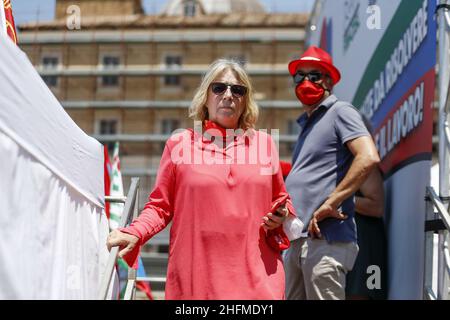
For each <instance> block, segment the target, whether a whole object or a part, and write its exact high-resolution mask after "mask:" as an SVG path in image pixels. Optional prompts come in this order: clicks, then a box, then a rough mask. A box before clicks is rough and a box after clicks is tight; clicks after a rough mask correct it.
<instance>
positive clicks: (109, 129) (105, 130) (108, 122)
mask: <svg viewBox="0 0 450 320" xmlns="http://www.w3.org/2000/svg"><path fill="white" fill-rule="evenodd" d="M118 127H119V121H118V120H117V119H101V120H100V121H99V123H98V133H99V134H101V135H114V134H118V132H119V129H118ZM105 145H107V147H108V153H109V154H110V155H112V153H113V151H114V142H107V143H105Z"/></svg>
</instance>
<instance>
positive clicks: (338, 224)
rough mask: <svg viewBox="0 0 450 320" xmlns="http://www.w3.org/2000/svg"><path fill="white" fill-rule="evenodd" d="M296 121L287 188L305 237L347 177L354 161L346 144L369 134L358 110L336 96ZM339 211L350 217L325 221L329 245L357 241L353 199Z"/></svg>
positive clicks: (345, 203) (322, 223)
mask: <svg viewBox="0 0 450 320" xmlns="http://www.w3.org/2000/svg"><path fill="white" fill-rule="evenodd" d="M297 122H298V124H299V126H300V134H299V137H298V140H297V144H296V146H295V150H294V154H293V159H292V164H293V165H292V169H291V172H290V173H289V176H288V177H287V179H286V187H287V191H288V192H289V194H290V195H291V198H292V202H293V205H294V207H295V209H296V210H297V215H298V217H299V218H300V219H301V220H302V221H303V222H304V223H305V227H304V229H303V231H304V232H305V234H306V231H307V229H308V225H309V221H310V220H311V217H312V214H313V213H314V211H315V210H317V209H318V208H319V207H320V206H321V205H322V204H323V203H324V202H325V200H326V199H327V198H328V196H329V195H330V194H331V193H332V192H333V190H334V189H335V188H336V186H337V185H338V184H339V182H340V181H341V180H342V179H343V178H344V176H345V174H346V173H347V171H348V169H349V167H350V165H351V163H352V161H353V158H354V157H353V154H352V153H351V152H350V150H349V149H348V148H347V146H346V144H345V143H346V142H348V141H350V140H352V139H355V138H358V137H361V136H370V134H369V132H368V131H367V129H366V127H365V125H364V122H363V120H362V118H361V114H360V113H359V111H358V110H356V109H355V108H354V107H353V106H352V105H351V104H350V103H348V102H342V101H338V99H337V98H336V96H335V95H330V96H329V97H328V98H326V99H325V100H324V101H323V102H322V104H321V105H320V106H319V107H318V108H317V109H316V110H315V111H314V112H313V113H312V114H311V116H310V117H308V115H307V113H306V112H305V113H303V114H302V115H301V116H300V118H298V120H297ZM339 209H340V210H342V211H343V212H344V213H345V214H346V215H348V218H347V219H346V220H339V219H334V218H328V219H325V220H322V221H321V222H319V228H320V231H321V233H322V235H323V236H324V237H325V239H326V240H327V241H328V242H333V241H340V242H352V241H353V242H356V226H355V220H354V211H355V203H354V196H351V197H350V198H348V199H346V200H345V201H344V202H343V203H342V205H341V207H340V208H339Z"/></svg>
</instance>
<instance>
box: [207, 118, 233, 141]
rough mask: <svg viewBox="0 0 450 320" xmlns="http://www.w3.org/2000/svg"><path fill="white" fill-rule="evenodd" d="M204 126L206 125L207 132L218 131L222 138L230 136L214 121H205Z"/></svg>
mask: <svg viewBox="0 0 450 320" xmlns="http://www.w3.org/2000/svg"><path fill="white" fill-rule="evenodd" d="M204 124H205V131H208V130H210V129H215V130H218V131H219V132H220V135H221V136H222V137H227V136H229V135H230V134H228V135H227V129H225V128H224V127H222V126H221V125H219V124H217V123H215V122H214V121H210V120H205V122H204ZM233 132H234V131H233Z"/></svg>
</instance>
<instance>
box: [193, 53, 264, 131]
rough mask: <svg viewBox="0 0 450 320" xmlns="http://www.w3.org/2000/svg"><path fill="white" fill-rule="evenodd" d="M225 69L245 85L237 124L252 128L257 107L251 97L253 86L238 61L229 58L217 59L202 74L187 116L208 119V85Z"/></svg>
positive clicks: (195, 118) (256, 115) (245, 128)
mask: <svg viewBox="0 0 450 320" xmlns="http://www.w3.org/2000/svg"><path fill="white" fill-rule="evenodd" d="M226 70H231V71H232V72H233V73H234V75H235V76H236V78H237V79H238V80H239V82H240V83H241V84H242V85H244V86H246V87H247V94H246V95H245V96H244V99H245V100H244V104H245V108H244V111H243V112H242V115H241V117H240V118H239V123H238V126H239V128H241V129H244V130H247V129H249V128H254V127H255V124H256V121H257V120H258V115H259V109H258V105H257V104H256V102H255V100H254V98H253V87H252V84H251V82H250V78H249V77H248V75H247V73H246V72H245V70H244V69H243V68H242V66H241V65H240V64H239V63H238V62H236V61H234V60H229V59H218V60H216V61H214V62H213V63H212V64H211V65H210V66H209V68H208V72H206V74H205V75H204V76H203V79H202V82H201V84H200V86H199V87H198V89H197V91H196V92H195V95H194V98H193V99H192V102H191V106H190V108H189V117H191V118H193V119H194V120H199V121H202V122H203V121H204V120H206V119H208V109H207V107H206V100H207V99H208V90H209V86H210V85H211V83H212V82H214V80H215V79H216V78H217V77H218V76H219V75H221V74H222V73H223V72H225V71H226Z"/></svg>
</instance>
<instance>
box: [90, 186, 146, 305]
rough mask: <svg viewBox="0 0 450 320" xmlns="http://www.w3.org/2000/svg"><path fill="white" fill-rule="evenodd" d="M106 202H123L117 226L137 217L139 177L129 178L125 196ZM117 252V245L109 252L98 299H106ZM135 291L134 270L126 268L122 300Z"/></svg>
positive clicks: (130, 296)
mask: <svg viewBox="0 0 450 320" xmlns="http://www.w3.org/2000/svg"><path fill="white" fill-rule="evenodd" d="M105 200H106V201H108V202H116V203H117V202H118V203H125V206H124V208H123V212H122V217H121V220H120V223H119V228H123V227H125V226H126V225H127V224H128V223H129V222H131V220H132V219H135V218H137V216H138V214H139V178H131V185H130V189H129V191H128V195H127V196H126V197H111V196H110V197H106V198H105ZM118 254H119V247H113V248H112V249H111V251H110V253H109V257H108V263H107V265H106V270H105V273H104V274H103V278H102V282H101V284H100V292H99V295H98V299H99V300H105V299H107V295H108V291H109V286H110V284H111V278H112V275H113V272H114V267H115V265H116V262H117V257H118ZM135 291H136V270H134V269H132V268H129V269H128V281H127V286H126V289H125V295H124V300H131V299H134V297H135Z"/></svg>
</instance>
